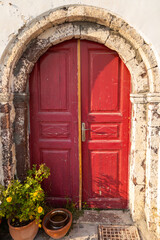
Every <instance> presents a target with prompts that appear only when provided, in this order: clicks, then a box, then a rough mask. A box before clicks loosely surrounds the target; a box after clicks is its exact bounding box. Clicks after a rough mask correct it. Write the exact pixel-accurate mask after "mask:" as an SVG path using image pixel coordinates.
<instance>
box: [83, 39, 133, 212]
mask: <svg viewBox="0 0 160 240" xmlns="http://www.w3.org/2000/svg"><path fill="white" fill-rule="evenodd" d="M84 60H85V61H84ZM81 73H82V122H83V124H85V128H86V129H88V130H86V131H85V135H86V136H85V137H86V139H85V141H84V142H83V144H82V151H83V154H82V155H83V201H85V202H87V203H88V205H89V207H91V208H93V207H94V208H126V207H127V197H128V194H127V192H128V191H127V190H128V184H127V182H128V140H129V135H128V132H129V131H128V129H129V107H130V104H129V90H130V81H129V80H130V77H129V72H128V70H127V68H126V67H125V65H124V64H123V62H122V61H121V59H120V58H119V56H118V54H117V53H116V52H115V51H112V50H111V49H108V48H106V47H105V46H102V45H100V44H97V43H92V42H88V41H82V43H81Z"/></svg>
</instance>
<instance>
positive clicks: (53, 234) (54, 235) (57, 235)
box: [42, 208, 72, 239]
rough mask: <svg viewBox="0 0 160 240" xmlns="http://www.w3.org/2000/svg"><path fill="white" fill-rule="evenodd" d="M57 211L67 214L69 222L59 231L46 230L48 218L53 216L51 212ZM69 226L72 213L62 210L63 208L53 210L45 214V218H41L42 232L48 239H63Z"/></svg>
mask: <svg viewBox="0 0 160 240" xmlns="http://www.w3.org/2000/svg"><path fill="white" fill-rule="evenodd" d="M57 210H62V211H65V212H67V213H68V215H69V221H68V223H67V224H66V225H65V226H64V227H62V228H60V229H50V228H48V222H49V218H50V216H51V215H52V214H53V212H54V211H57ZM71 224H72V213H71V212H70V211H68V210H67V209H63V208H56V209H53V210H52V211H50V212H49V213H47V214H46V215H45V217H44V218H43V222H42V226H43V229H44V231H45V232H46V233H47V234H48V235H49V236H50V237H52V238H54V239H59V238H62V237H64V236H65V235H66V233H67V232H68V230H69V229H70V227H71Z"/></svg>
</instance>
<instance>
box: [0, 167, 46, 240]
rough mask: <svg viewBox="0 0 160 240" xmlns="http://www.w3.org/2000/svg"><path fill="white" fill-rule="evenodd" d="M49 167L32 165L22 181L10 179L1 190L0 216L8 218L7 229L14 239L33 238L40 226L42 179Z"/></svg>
mask: <svg viewBox="0 0 160 240" xmlns="http://www.w3.org/2000/svg"><path fill="white" fill-rule="evenodd" d="M49 174H50V171H49V168H48V167H47V166H46V165H45V164H41V165H40V167H39V169H38V170H37V169H36V165H33V168H32V170H29V171H28V174H27V177H26V179H25V180H24V181H23V182H20V181H19V180H12V181H11V183H10V184H9V185H8V187H7V188H6V189H4V190H3V191H2V197H1V198H2V199H1V204H0V217H6V218H7V219H8V225H9V231H10V234H11V236H12V238H13V239H14V240H17V239H18V240H24V239H30V240H32V239H34V237H35V236H36V234H37V232H38V227H41V221H42V220H41V216H42V215H43V214H44V199H45V194H44V190H43V189H42V187H41V183H42V181H43V179H45V178H48V176H49Z"/></svg>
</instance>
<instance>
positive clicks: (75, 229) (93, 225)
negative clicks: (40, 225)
mask: <svg viewBox="0 0 160 240" xmlns="http://www.w3.org/2000/svg"><path fill="white" fill-rule="evenodd" d="M99 224H106V225H133V221H132V219H131V216H130V212H129V211H122V210H104V211H96V210H85V211H84V214H83V215H82V216H81V217H80V218H79V219H78V220H77V222H74V224H73V226H72V229H71V230H70V231H69V233H68V235H67V236H65V237H63V238H62V239H64V240H98V234H97V233H98V225H99ZM52 239H53V238H51V237H49V236H48V235H47V234H46V233H45V232H44V231H43V229H40V230H39V232H38V234H37V236H36V238H35V240H52ZM0 240H12V238H11V237H10V235H9V234H8V233H6V234H5V235H3V236H1V237H0Z"/></svg>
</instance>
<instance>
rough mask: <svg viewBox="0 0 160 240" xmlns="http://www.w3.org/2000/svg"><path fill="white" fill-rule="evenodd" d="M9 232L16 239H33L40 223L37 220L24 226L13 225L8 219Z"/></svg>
mask: <svg viewBox="0 0 160 240" xmlns="http://www.w3.org/2000/svg"><path fill="white" fill-rule="evenodd" d="M8 226H9V232H10V234H11V236H12V238H13V239H14V240H33V239H34V238H35V236H36V235H37V232H38V228H39V227H38V224H36V222H35V221H33V222H31V223H29V224H27V225H26V226H23V227H13V226H12V225H11V224H10V220H8Z"/></svg>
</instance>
